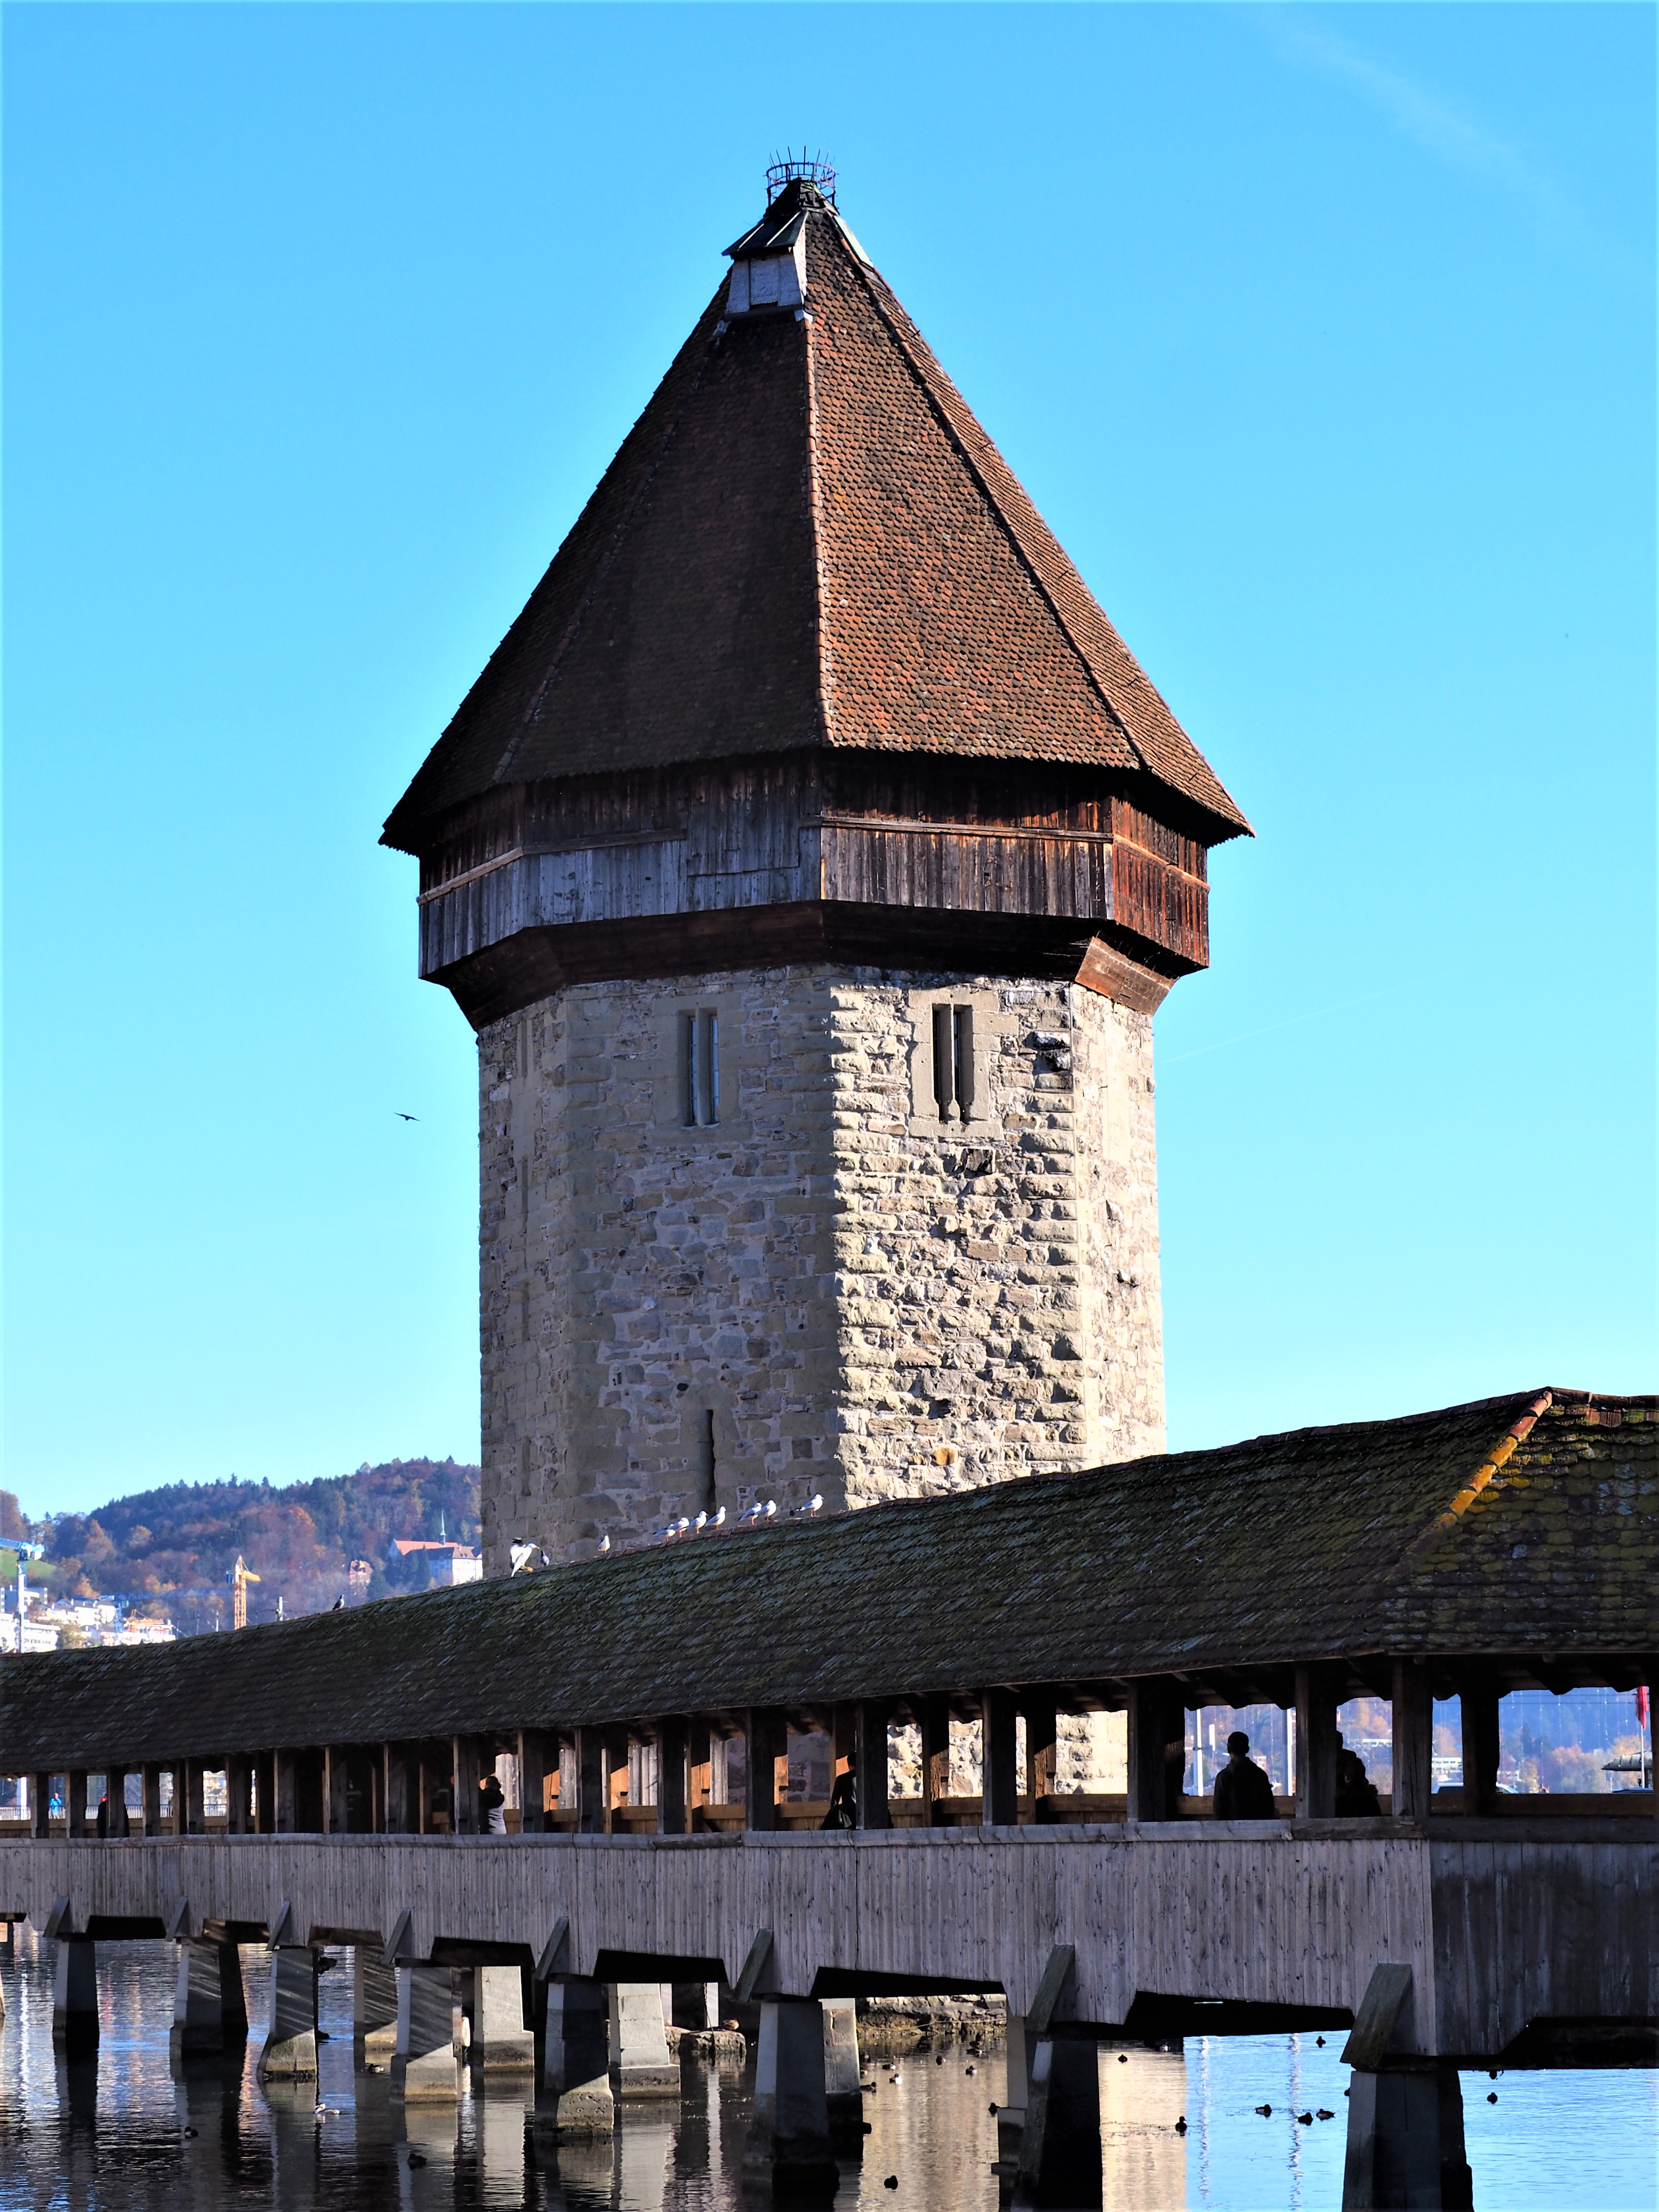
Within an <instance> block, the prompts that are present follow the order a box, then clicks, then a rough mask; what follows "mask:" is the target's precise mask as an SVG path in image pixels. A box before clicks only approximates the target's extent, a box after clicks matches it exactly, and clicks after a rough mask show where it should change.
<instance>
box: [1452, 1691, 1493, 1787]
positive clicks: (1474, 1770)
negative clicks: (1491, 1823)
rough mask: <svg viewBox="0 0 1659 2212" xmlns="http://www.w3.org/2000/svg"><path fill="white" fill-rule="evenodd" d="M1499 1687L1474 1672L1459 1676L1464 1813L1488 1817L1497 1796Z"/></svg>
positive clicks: (1458, 1695)
mask: <svg viewBox="0 0 1659 2212" xmlns="http://www.w3.org/2000/svg"><path fill="white" fill-rule="evenodd" d="M1457 1700H1458V1705H1459V1709H1460V1713H1461V1717H1462V1736H1463V1810H1464V1811H1465V1812H1466V1813H1490V1812H1491V1811H1492V1808H1493V1802H1494V1800H1495V1799H1496V1798H1497V1796H1498V1684H1497V1683H1496V1681H1494V1680H1492V1677H1491V1676H1490V1675H1488V1674H1479V1673H1476V1672H1474V1671H1473V1670H1469V1671H1468V1672H1465V1673H1463V1674H1461V1675H1460V1677H1459V1680H1458V1686H1457Z"/></svg>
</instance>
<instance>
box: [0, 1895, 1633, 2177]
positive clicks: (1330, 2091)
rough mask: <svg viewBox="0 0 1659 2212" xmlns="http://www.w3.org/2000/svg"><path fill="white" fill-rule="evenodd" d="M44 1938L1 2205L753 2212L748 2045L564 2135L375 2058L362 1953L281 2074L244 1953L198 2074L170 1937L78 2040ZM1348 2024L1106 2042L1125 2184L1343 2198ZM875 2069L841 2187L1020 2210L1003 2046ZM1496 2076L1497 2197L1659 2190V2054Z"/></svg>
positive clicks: (326, 1993)
mask: <svg viewBox="0 0 1659 2212" xmlns="http://www.w3.org/2000/svg"><path fill="white" fill-rule="evenodd" d="M22 1948H24V1949H25V1950H26V1951H28V1952H30V1953H31V1954H33V1955H30V1956H26V1957H22V1958H18V1959H11V1958H8V1957H7V1955H6V1954H5V1953H4V1952H3V1951H0V1988H3V1993H4V1997H5V2003H6V2015H5V2018H4V2020H3V2021H0V2212H24V2209H25V2208H27V2212H48V2208H50V2212H130V2208H131V2212H151V2208H154V2212H222V2208H225V2207H231V2206H234V2207H243V2206H246V2207H247V2208H249V2212H255V2208H257V2209H258V2212H264V2208H267V2207H276V2208H281V2212H356V2209H357V2208H359V2207H361V2208H363V2212H369V2208H373V2212H387V2208H391V2207H393V2206H395V2207H396V2208H397V2212H476V2208H483V2207H486V2206H488V2207H499V2208H503V2209H504V2208H508V2207H511V2208H514V2212H752V2206H753V2203H754V2199H753V2198H752V2197H751V2196H750V2194H748V2193H747V2192H746V2191H745V2186H744V2170H743V2150H744V2131H745V2129H746V2127H747V2125H748V2121H749V2114H750V2090H751V2084H752V2075H750V2073H748V2072H745V2071H744V2070H741V2069H738V2068H736V2067H728V2068H727V2069H725V2070H723V2071H722V2070H720V2069H716V2068H714V2066H711V2065H707V2064H702V2063H696V2062H690V2061H688V2062H687V2063H686V2065H685V2069H684V2094H683V2096H682V2098H681V2100H680V2101H679V2103H678V2105H675V2104H672V2103H669V2104H663V2103H660V2102H656V2103H651V2104H647V2105H641V2106H632V2107H629V2106H623V2109H622V2121H621V2125H620V2129H619V2131H618V2134H617V2137H616V2139H615V2140H614V2142H586V2143H568V2144H564V2145H562V2146H559V2147H557V2148H555V2147H554V2146H553V2145H552V2144H550V2142H548V2141H547V2140H546V2138H545V2137H544V2136H541V2135H538V2131H537V2130H536V2128H535V2124H534V2099H533V2093H532V2089H531V2087H530V2085H529V2083H528V2082H527V2081H526V2082H514V2083H513V2084H512V2085H511V2086H510V2087H500V2088H496V2089H492V2090H491V2091H490V2092H489V2093H488V2094H477V2093H474V2094H471V2095H468V2096H465V2097H464V2098H463V2099H462V2100H460V2102H459V2105H447V2104H441V2103H440V2104H418V2103H417V2104H413V2105H404V2104H402V2103H399V2102H398V2101H397V2100H395V2099H394V2098H393V2096H392V2083H391V2081H390V2078H389V2076H388V2075H386V2074H384V2073H378V2074H368V2073H361V2072H359V2073H356V2074H354V2071H353V2065H352V2033H351V1982H352V1977H351V1975H350V1973H349V1972H333V1973H331V1974H326V1975H325V1976H324V1977H323V1978H322V1983H321V1988H320V1993H319V2006H320V2012H321V2021H322V2026H323V2027H324V2029H325V2040H324V2041H323V2042H322V2044H321V2045H320V2051H319V2063H320V2066H321V2076H320V2079H319V2081H317V2082H315V2083H313V2082H291V2083H273V2084H271V2085H270V2087H268V2088H267V2089H264V2090H261V2089H260V2088H259V2087H258V2085H257V2083H256V2081H255V2080H254V2075H253V2057H254V2055H255V2054H256V2053H257V2051H258V2045H259V2040H260V2038H261V2036H262V2034H263V2032H264V2012H265V2008H266V2006H267V2004H268V2002H269V1972H268V1971H267V1967H266V1954H264V1953H263V1952H259V1951H255V1950H249V1951H248V1952H246V1953H245V1954H244V1959H243V1965H244V1970H245V1975H246V1987H247V1994H248V2000H249V2011H250V2015H251V2018H250V2031H251V2032H250V2036H249V2040H248V2044H247V2045H246V2047H239V2048H237V2049H236V2050H234V2051H230V2052H227V2053H225V2054H223V2056H222V2057H212V2058H204V2059H198V2060H194V2061H191V2063H189V2065H188V2066H187V2067H185V2068H184V2069H182V2070H180V2071H179V2073H178V2075H177V2078H175V2075H174V2071H173V2068H172V2067H171V2066H170V2063H169V2054H168V2028H169V2026H170V2024H171V2021H172V2015H173V1973H174V1968H175V1963H176V1961H175V1955H174V1953H173V1948H172V1947H171V1946H169V1945H167V1944H161V1943H154V1944H133V1945H127V1946H120V1947H118V1946H113V1945H112V1946H109V1947H108V1948H106V1949H105V1950H104V1951H103V1952H102V1953H101V1954H100V1959H99V1978H100V1986H99V2018H100V2027H101V2031H102V2032H101V2038H100V2045H99V2047H98V2050H97V2051H96V2052H95V2054H91V2055H88V2056H86V2057H64V2056H61V2055H59V2054H57V2053H54V2051H53V2048H52V1988H51V1968H52V1958H51V1946H49V1945H39V1946H37V1945H35V1944H34V1943H33V1940H32V1939H29V1938H27V1937H26V1938H25V1942H24V1945H23V1947H22ZM1339 2046H1340V2038H1332V2039H1329V2040H1328V2041H1327V2042H1325V2043H1321V2042H1319V2041H1318V2040H1317V2039H1315V2038H1312V2037H1304V2038H1293V2037H1285V2036H1279V2037H1260V2038H1255V2039H1248V2040H1239V2041H1231V2042H1208V2041H1198V2040H1194V2041H1192V2042H1189V2043H1188V2045H1187V2048H1186V2051H1185V2052H1184V2053H1182V2052H1179V2051H1126V2052H1123V2053H1121V2054H1120V2053H1116V2052H1113V2051H1103V2053H1102V2054H1101V2131H1102V2149H1103V2164H1104V2173H1105V2202H1106V2204H1107V2206H1108V2207H1109V2208H1113V2212H1304V2208H1306V2212H1315V2208H1318V2209H1319V2212H1337V2208H1338V2207H1339V2206H1340V2202H1341V2191H1342V2156H1343V2134H1344V2121H1345V2118H1346V2106H1345V2104H1344V2100H1343V2091H1344V2089H1345V2088H1346V2075H1345V2071H1344V2069H1343V2068H1342V2067H1341V2065H1340V2063H1339V2062H1338V2059H1337V2056H1336V2051H1337V2048H1338V2047H1339ZM862 2072H863V2078H864V2080H865V2081H866V2082H867V2083H870V2084H872V2085H873V2086H872V2087H870V2088H869V2089H868V2090H867V2092H866V2099H865V2112H866V2119H867V2121H868V2123H869V2127H870V2133H869V2134H868V2135H867V2136H865V2137H863V2138H862V2158H861V2160H860V2159H857V2158H854V2159H853V2160H848V2161H847V2162H845V2163H844V2164H843V2166H842V2182H841V2190H840V2194H839V2196H838V2197H837V2199H836V2203H837V2205H838V2207H841V2208H858V2212H873V2208H875V2207H876V2206H878V2205H879V2206H882V2207H884V2208H888V2207H891V2208H896V2212H995V2207H996V2205H997V2201H998V2200H997V2178H996V2175H995V2173H994V2172H993V2169H992V2161H993V2160H994V2158H995V2156H996V2150H997V2145H996V2132H995V2130H996V2123H995V2120H994V2117H993V2115H992V2111H991V2107H992V2106H994V2105H999V2104H1001V2103H1003V2102H1004V2101H1006V2087H1005V2068H1004V2063H1003V2056H1002V2052H1001V2050H1000V2046H993V2047H992V2048H990V2049H988V2050H985V2051H977V2052H969V2051H963V2050H962V2049H961V2048H959V2047H955V2046H946V2047H945V2049H943V2050H941V2051H937V2052H935V2051H917V2052H914V2053H912V2054H910V2055H909V2056H908V2057H902V2058H899V2059H896V2060H892V2061H877V2062H875V2063H866V2065H865V2067H864V2068H863V2069H862ZM1491 2086H1492V2085H1490V2084H1489V2083H1488V2082H1487V2081H1486V2077H1485V2076H1484V2075H1469V2076H1466V2077H1465V2099H1466V2113H1467V2125H1468V2152H1469V2160H1470V2164H1471V2166H1473V2168H1474V2177H1475V2203H1476V2204H1477V2206H1478V2207H1479V2208H1480V2212H1574V2208H1577V2212H1655V2208H1656V2203H1659V2188H1656V2180H1655V2174H1656V2152H1659V2118H1656V2077H1655V2076H1654V2075H1651V2074H1603V2075H1595V2074H1565V2073H1559V2074H1550V2075H1505V2076H1504V2078H1503V2080H1502V2081H1500V2082H1499V2083H1498V2084H1497V2090H1498V2098H1499V2101H1498V2104H1497V2105H1496V2106H1491V2105H1488V2104H1487V2103H1486V2095H1487V2093H1488V2090H1489V2088H1490V2087H1491ZM1264 2105H1265V2106H1268V2107H1269V2108H1270V2109H1269V2112H1267V2114H1263V2113H1262V2112H1261V2111H1260V2110H1259V2109H1258V2108H1259V2107H1260V2106H1264ZM319 2106H321V2107H322V2108H323V2109H322V2110H321V2111H320V2112H319V2109H318V2108H319ZM1304 2112H1306V2113H1308V2114H1310V2118H1309V2119H1308V2120H1307V2121H1305V2122H1304V2121H1303V2120H1301V2119H1300V2118H1298V2115H1299V2114H1301V2113H1304ZM1320 2112H1329V2113H1330V2114H1331V2115H1332V2117H1331V2118H1329V2119H1328V2120H1327V2119H1321V2118H1317V2117H1316V2115H1317V2114H1318V2113H1320ZM1183 2119H1184V2120H1185V2122H1186V2128H1185V2130H1184V2132H1183V2131H1181V2130H1177V2127H1176V2123H1177V2122H1178V2121H1181V2120H1183ZM889 2176H892V2177H893V2178H894V2179H895V2180H896V2184H897V2186H896V2188H894V2189H888V2188H886V2187H885V2186H884V2185H885V2183H886V2180H887V2179H888V2177H889Z"/></svg>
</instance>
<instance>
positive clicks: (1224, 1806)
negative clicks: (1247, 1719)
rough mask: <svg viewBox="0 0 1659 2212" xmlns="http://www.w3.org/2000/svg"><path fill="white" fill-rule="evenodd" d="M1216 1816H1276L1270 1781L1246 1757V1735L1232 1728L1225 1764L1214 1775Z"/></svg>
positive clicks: (1259, 1817) (1247, 1746) (1264, 1817)
mask: <svg viewBox="0 0 1659 2212" xmlns="http://www.w3.org/2000/svg"><path fill="white" fill-rule="evenodd" d="M1215 1817H1216V1819H1217V1820H1277V1819H1278V1818H1279V1808H1278V1806H1277V1805H1275V1804H1274V1802H1273V1784H1272V1783H1271V1782H1270V1781H1269V1780H1268V1779H1267V1776H1266V1775H1265V1774H1264V1773H1263V1772H1262V1771H1261V1768H1260V1767H1259V1766H1258V1765H1256V1763H1255V1760H1254V1759H1252V1758H1251V1757H1250V1739H1249V1736H1247V1735H1245V1733H1244V1731H1243V1729H1234V1730H1233V1732H1232V1734H1231V1735H1230V1736H1229V1737H1228V1739H1227V1764H1226V1765H1225V1766H1224V1767H1223V1768H1222V1770H1221V1771H1220V1773H1219V1774H1218V1775H1217V1777H1216V1778H1215Z"/></svg>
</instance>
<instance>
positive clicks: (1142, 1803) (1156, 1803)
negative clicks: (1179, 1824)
mask: <svg viewBox="0 0 1659 2212" xmlns="http://www.w3.org/2000/svg"><path fill="white" fill-rule="evenodd" d="M1186 1754H1187V1709H1186V1707H1185V1705H1183V1704H1182V1696H1181V1688H1180V1685H1179V1684H1178V1683H1175V1682H1172V1681H1170V1680H1169V1679H1168V1677H1167V1676H1164V1675H1159V1674H1152V1675H1145V1676H1142V1677H1141V1678H1140V1679H1139V1680H1136V1681H1134V1682H1132V1683H1131V1684H1130V1686H1129V1802H1128V1808H1127V1811H1128V1818H1129V1819H1130V1820H1175V1819H1176V1817H1177V1815H1178V1813H1179V1810H1180V1795H1181V1781H1182V1770H1183V1768H1184V1767H1185V1765H1186Z"/></svg>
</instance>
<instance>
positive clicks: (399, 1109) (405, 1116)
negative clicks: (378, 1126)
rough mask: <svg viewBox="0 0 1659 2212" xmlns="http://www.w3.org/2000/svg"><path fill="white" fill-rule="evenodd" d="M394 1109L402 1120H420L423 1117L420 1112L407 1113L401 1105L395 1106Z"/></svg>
mask: <svg viewBox="0 0 1659 2212" xmlns="http://www.w3.org/2000/svg"><path fill="white" fill-rule="evenodd" d="M392 1112H393V1113H394V1114H396V1115H397V1116H398V1120H399V1121H419V1120H420V1118H421V1117H420V1115H418V1114H405V1113H404V1110H403V1109H402V1107H401V1106H394V1107H393V1108H392Z"/></svg>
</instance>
